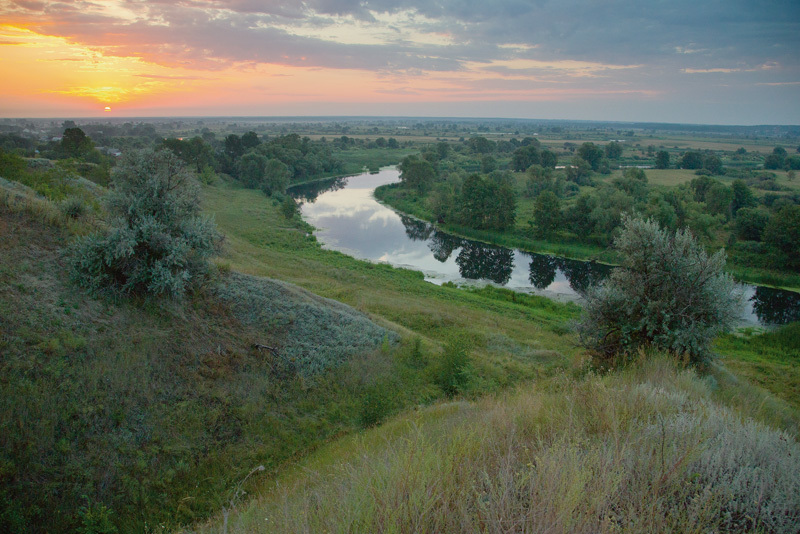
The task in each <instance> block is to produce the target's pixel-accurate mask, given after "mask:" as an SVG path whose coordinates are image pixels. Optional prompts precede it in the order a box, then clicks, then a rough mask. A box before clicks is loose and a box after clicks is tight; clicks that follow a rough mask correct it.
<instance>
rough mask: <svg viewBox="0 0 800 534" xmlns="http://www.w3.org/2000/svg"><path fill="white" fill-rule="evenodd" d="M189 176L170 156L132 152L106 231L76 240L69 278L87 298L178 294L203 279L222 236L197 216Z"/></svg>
mask: <svg viewBox="0 0 800 534" xmlns="http://www.w3.org/2000/svg"><path fill="white" fill-rule="evenodd" d="M198 194H199V188H198V185H197V181H196V179H195V178H194V176H193V175H192V174H191V173H190V172H188V171H187V170H186V168H185V167H184V165H183V162H182V161H181V160H180V159H178V158H177V156H175V155H174V154H173V153H172V152H169V151H166V150H161V151H158V152H152V151H142V152H130V153H128V154H127V155H126V157H125V159H124V160H123V161H122V163H121V164H120V165H119V166H118V167H117V168H116V169H115V173H114V177H113V190H112V191H111V193H110V194H109V197H108V209H109V212H110V213H111V214H112V216H113V217H114V218H113V220H112V226H111V230H110V231H109V232H108V233H107V234H104V235H101V234H94V235H91V236H87V237H85V238H82V239H80V240H78V242H77V243H76V244H75V245H74V247H73V249H72V276H73V279H74V280H75V281H76V282H77V283H78V284H80V285H82V286H84V287H86V288H88V289H90V290H91V291H92V292H100V291H104V290H113V291H119V292H122V293H153V294H164V293H168V294H172V295H180V294H182V293H183V292H184V291H185V290H186V289H187V288H188V287H189V286H191V285H192V284H193V283H195V282H197V281H198V280H199V279H200V278H202V277H203V276H204V275H205V274H206V273H207V267H208V266H207V259H208V258H209V257H210V256H212V255H214V254H216V253H217V252H218V251H219V250H220V245H221V241H222V237H221V236H220V234H219V233H217V231H216V229H215V227H214V225H213V223H212V222H211V221H210V220H209V219H207V218H204V217H201V216H200V201H199V197H198Z"/></svg>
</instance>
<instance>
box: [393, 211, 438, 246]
mask: <svg viewBox="0 0 800 534" xmlns="http://www.w3.org/2000/svg"><path fill="white" fill-rule="evenodd" d="M400 221H401V222H402V223H403V226H404V227H405V229H406V235H407V236H408V237H409V238H410V239H411V240H413V241H426V240H427V239H428V238H430V237H431V234H433V226H432V225H430V224H428V223H426V222H425V221H420V220H419V219H414V218H413V217H409V216H408V215H400Z"/></svg>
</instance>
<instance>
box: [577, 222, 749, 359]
mask: <svg viewBox="0 0 800 534" xmlns="http://www.w3.org/2000/svg"><path fill="white" fill-rule="evenodd" d="M614 245H615V247H616V249H617V250H618V251H619V253H620V256H621V257H622V265H621V267H619V268H616V269H614V270H613V271H612V273H611V275H610V276H609V277H608V278H607V279H606V280H605V281H604V282H603V283H602V284H601V285H600V287H599V288H595V289H593V290H591V291H589V292H588V294H587V295H586V306H585V308H584V315H583V317H582V318H581V320H580V322H579V324H578V331H579V333H580V337H581V342H582V343H583V345H584V346H586V347H587V348H589V349H590V350H591V351H593V352H594V353H595V354H596V355H597V356H599V357H600V358H602V359H605V360H613V359H614V358H617V357H620V356H626V355H631V354H632V353H635V352H636V351H638V350H639V349H640V348H643V347H649V346H653V347H657V348H659V349H662V350H666V351H668V352H671V353H673V354H676V355H681V356H687V357H688V358H689V360H690V361H691V362H694V363H699V362H702V361H705V360H706V359H707V358H708V356H709V344H710V342H711V339H712V338H713V337H714V336H715V335H716V334H718V333H720V332H723V331H725V330H727V329H728V328H729V327H730V326H731V325H732V324H733V323H734V321H735V320H736V318H737V317H738V314H739V308H740V306H741V293H740V290H739V289H738V287H737V286H736V284H735V283H734V282H733V280H732V279H731V278H730V276H729V275H727V274H725V273H724V272H723V267H724V266H725V252H724V251H722V250H720V251H719V252H717V253H716V254H714V255H713V256H711V257H709V256H707V255H706V253H705V251H704V250H703V248H702V247H701V246H700V245H699V244H698V243H697V241H696V240H695V239H694V237H693V236H692V235H691V233H690V232H689V230H688V229H686V230H682V231H678V232H677V233H675V234H671V233H669V232H667V231H665V230H663V229H662V228H661V227H660V226H659V225H658V223H656V222H655V221H652V220H648V221H645V220H642V219H634V218H632V217H630V216H627V215H626V216H624V217H623V229H622V232H621V233H620V234H619V236H618V237H617V238H616V240H615V241H614Z"/></svg>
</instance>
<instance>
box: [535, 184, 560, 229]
mask: <svg viewBox="0 0 800 534" xmlns="http://www.w3.org/2000/svg"><path fill="white" fill-rule="evenodd" d="M533 218H534V223H535V224H536V235H537V236H538V237H549V236H551V235H552V234H553V232H555V231H556V230H557V229H558V228H559V226H560V225H561V200H559V198H558V197H557V196H556V195H555V194H554V193H553V192H552V191H545V192H544V193H542V194H541V195H539V196H538V197H536V203H535V204H534V207H533Z"/></svg>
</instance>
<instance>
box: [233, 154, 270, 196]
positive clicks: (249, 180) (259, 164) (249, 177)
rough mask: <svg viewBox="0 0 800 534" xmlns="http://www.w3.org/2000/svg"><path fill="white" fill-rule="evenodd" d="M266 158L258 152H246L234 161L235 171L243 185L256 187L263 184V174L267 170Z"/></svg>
mask: <svg viewBox="0 0 800 534" xmlns="http://www.w3.org/2000/svg"><path fill="white" fill-rule="evenodd" d="M268 161H269V159H267V157H266V156H264V155H263V154H259V153H258V152H248V153H247V154H245V155H244V156H242V157H241V159H240V160H239V161H237V162H236V172H237V174H238V175H239V180H241V182H242V184H244V186H245V187H249V188H251V189H256V188H259V187H262V186H263V185H264V176H265V175H266V171H267V162H268Z"/></svg>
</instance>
